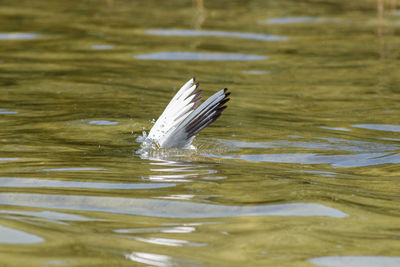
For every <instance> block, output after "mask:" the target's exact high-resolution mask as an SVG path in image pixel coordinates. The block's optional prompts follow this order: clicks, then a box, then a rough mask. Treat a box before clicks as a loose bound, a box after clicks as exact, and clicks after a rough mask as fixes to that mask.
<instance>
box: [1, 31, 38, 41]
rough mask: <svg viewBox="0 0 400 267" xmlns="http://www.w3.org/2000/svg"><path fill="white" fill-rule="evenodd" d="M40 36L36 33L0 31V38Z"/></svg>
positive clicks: (25, 38) (22, 38)
mask: <svg viewBox="0 0 400 267" xmlns="http://www.w3.org/2000/svg"><path fill="white" fill-rule="evenodd" d="M39 37H41V35H39V34H36V33H22V32H21V33H0V40H32V39H37V38H39Z"/></svg>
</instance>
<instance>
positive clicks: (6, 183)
mask: <svg viewBox="0 0 400 267" xmlns="http://www.w3.org/2000/svg"><path fill="white" fill-rule="evenodd" d="M173 186H175V184H171V183H168V184H166V183H164V184H162V183H151V184H147V183H140V184H138V183H100V182H76V181H60V180H46V179H30V178H13V177H0V187H33V188H40V187H42V188H43V187H44V188H92V189H123V190H127V189H152V188H165V187H173Z"/></svg>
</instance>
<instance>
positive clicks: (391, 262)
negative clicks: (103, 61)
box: [310, 256, 400, 267]
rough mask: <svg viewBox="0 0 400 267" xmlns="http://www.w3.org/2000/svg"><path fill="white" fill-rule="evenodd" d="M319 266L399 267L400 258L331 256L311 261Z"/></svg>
mask: <svg viewBox="0 0 400 267" xmlns="http://www.w3.org/2000/svg"><path fill="white" fill-rule="evenodd" d="M310 262H311V263H313V264H315V265H318V266H327V267H382V266H385V267H397V266H400V257H387V256H330V257H320V258H314V259H311V260H310Z"/></svg>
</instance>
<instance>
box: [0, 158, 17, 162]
mask: <svg viewBox="0 0 400 267" xmlns="http://www.w3.org/2000/svg"><path fill="white" fill-rule="evenodd" d="M16 160H21V159H18V158H0V161H16Z"/></svg>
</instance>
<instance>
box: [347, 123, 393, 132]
mask: <svg viewBox="0 0 400 267" xmlns="http://www.w3.org/2000/svg"><path fill="white" fill-rule="evenodd" d="M352 126H353V127H356V128H362V129H368V130H377V131H387V132H400V125H390V124H354V125H352Z"/></svg>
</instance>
